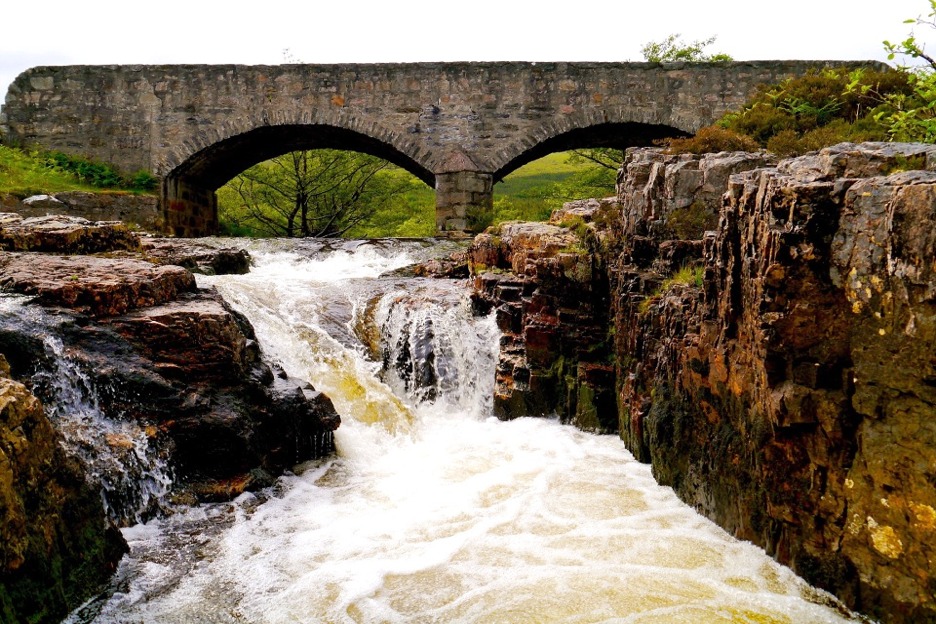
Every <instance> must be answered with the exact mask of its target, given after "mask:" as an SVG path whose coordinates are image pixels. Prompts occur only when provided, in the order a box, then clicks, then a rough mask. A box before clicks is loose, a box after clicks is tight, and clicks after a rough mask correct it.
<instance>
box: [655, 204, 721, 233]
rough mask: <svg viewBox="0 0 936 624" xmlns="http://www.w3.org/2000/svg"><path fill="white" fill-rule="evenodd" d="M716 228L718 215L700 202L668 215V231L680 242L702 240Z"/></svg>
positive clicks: (677, 209)
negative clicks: (706, 232) (708, 232)
mask: <svg viewBox="0 0 936 624" xmlns="http://www.w3.org/2000/svg"><path fill="white" fill-rule="evenodd" d="M716 227H718V214H716V213H715V212H713V211H712V210H709V209H708V207H706V205H705V204H704V203H703V202H701V201H698V200H696V201H694V202H692V204H690V205H688V206H685V207H683V208H676V209H675V210H672V211H670V213H669V214H668V215H666V229H668V230H669V231H670V232H672V234H673V235H674V236H675V237H676V238H678V239H680V240H700V239H701V238H702V235H703V234H704V233H705V231H706V230H714V229H715V228H716Z"/></svg>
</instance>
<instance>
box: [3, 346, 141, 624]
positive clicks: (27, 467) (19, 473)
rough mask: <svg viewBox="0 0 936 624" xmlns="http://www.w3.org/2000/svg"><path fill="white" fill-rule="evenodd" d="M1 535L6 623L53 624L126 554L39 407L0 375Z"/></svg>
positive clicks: (17, 385)
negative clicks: (33, 623) (37, 623)
mask: <svg viewBox="0 0 936 624" xmlns="http://www.w3.org/2000/svg"><path fill="white" fill-rule="evenodd" d="M0 361H5V360H3V357H2V356H0ZM4 368H6V367H4ZM0 534H2V535H3V539H2V540H0V599H2V604H3V615H4V620H5V621H6V620H9V621H11V622H17V621H22V622H26V621H49V622H51V621H58V620H59V619H61V618H62V617H64V616H65V614H66V613H67V612H68V611H70V610H71V609H74V608H75V607H77V606H78V605H80V604H81V603H82V602H84V601H85V600H87V599H88V598H90V597H91V596H93V595H95V594H96V593H98V592H99V591H100V590H101V588H102V586H103V585H104V584H105V583H106V581H107V579H108V578H109V576H110V575H111V574H112V573H113V571H114V569H115V568H116V565H117V561H118V560H119V559H120V557H121V556H122V555H123V553H124V552H125V551H126V543H125V542H124V540H123V538H122V537H121V535H120V533H119V532H118V531H116V529H114V528H113V526H112V525H110V524H109V523H108V522H107V521H106V519H105V517H104V509H103V507H102V506H101V501H100V497H99V496H98V495H97V493H95V492H93V491H92V490H91V488H90V487H89V486H88V485H87V484H86V482H85V480H84V478H83V476H82V475H81V473H80V471H79V469H78V467H77V466H76V465H75V464H73V463H72V462H70V461H69V460H68V459H67V458H66V457H65V456H64V453H63V451H62V448H61V446H60V443H59V438H58V434H57V433H56V432H55V431H54V430H53V428H52V425H51V423H50V422H49V420H48V419H47V418H46V416H45V414H44V413H43V410H42V405H41V404H40V403H39V401H38V400H37V399H36V398H35V397H34V396H33V395H32V394H31V393H30V392H29V390H28V389H27V388H26V387H25V386H23V385H22V384H20V383H18V382H16V381H13V380H11V379H8V378H6V377H5V376H2V375H0Z"/></svg>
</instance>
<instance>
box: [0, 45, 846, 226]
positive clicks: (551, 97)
mask: <svg viewBox="0 0 936 624" xmlns="http://www.w3.org/2000/svg"><path fill="white" fill-rule="evenodd" d="M838 64H840V63H837V62H822V61H757V62H734V63H716V64H707V63H693V64H689V63H677V64H658V63H519V62H517V63H513V62H510V63H507V62H505V63H414V64H373V65H358V64H351V65H278V66H244V65H160V66H130V65H127V66H117V65H114V66H64V67H35V68H32V69H29V70H27V71H25V72H24V73H22V74H21V75H20V76H19V77H18V78H17V79H16V81H15V82H14V83H13V85H12V86H11V87H10V90H9V93H8V94H7V97H6V104H5V106H4V108H3V110H2V115H0V132H2V133H3V135H5V140H6V141H7V142H9V143H13V144H20V145H30V144H38V145H39V146H41V147H43V148H47V149H54V150H61V151H63V152H68V153H72V154H77V155H83V156H87V157H91V158H94V159H97V160H102V161H107V162H110V163H113V164H115V165H116V166H117V167H118V168H120V169H121V170H122V171H124V172H127V173H129V172H135V171H137V170H141V169H142V170H147V171H150V172H151V173H153V174H155V175H156V176H158V177H159V178H161V180H162V186H161V198H160V205H161V210H162V211H163V217H164V222H165V229H166V231H167V232H169V233H172V234H176V235H180V236H198V235H204V234H210V233H213V232H214V231H215V230H216V228H217V223H218V219H217V198H216V196H215V190H216V189H217V188H218V187H220V186H221V185H222V184H224V183H225V182H227V181H228V180H229V179H231V178H232V177H233V176H235V175H237V174H238V173H240V172H241V171H243V170H244V169H246V168H247V167H249V166H251V165H254V164H256V163H258V162H260V161H263V160H266V159H268V158H272V157H274V156H277V155H280V154H282V153H285V152H288V151H293V150H299V149H315V148H339V149H351V150H356V151H360V152H366V153H369V154H373V155H375V156H380V157H383V158H385V159H387V160H389V161H391V162H393V163H395V164H397V165H399V166H400V167H402V168H404V169H406V170H408V171H410V172H411V173H413V174H414V175H416V176H417V177H419V178H420V179H422V180H423V181H424V182H426V184H429V185H431V186H433V187H434V188H435V189H436V215H437V216H436V221H437V225H438V228H439V229H440V230H471V229H472V227H473V224H474V223H475V220H476V218H477V217H478V216H479V215H480V214H481V213H483V212H484V211H487V210H489V209H490V208H491V204H492V190H493V184H494V182H496V181H498V180H500V179H501V178H503V176H505V175H506V174H508V173H510V172H511V171H513V170H514V169H516V168H517V167H520V166H521V165H523V164H525V163H527V162H530V161H532V160H535V159H536V158H539V157H542V156H544V155H546V154H548V153H550V152H555V151H561V150H567V149H575V148H584V147H603V146H607V147H616V148H624V147H628V146H633V145H647V144H649V143H651V142H652V141H653V140H654V139H658V138H662V137H667V136H674V135H683V134H686V133H692V132H694V131H695V130H697V129H698V128H700V127H701V126H703V125H707V124H709V123H712V122H713V121H714V120H715V119H717V118H719V117H720V116H721V115H722V114H723V113H724V112H726V111H728V110H731V109H734V108H737V107H739V106H740V105H741V104H742V103H743V102H744V100H745V99H746V98H747V97H748V96H750V95H751V94H752V93H753V92H754V90H755V89H756V87H757V85H759V84H762V83H776V82H779V81H780V80H782V79H783V78H786V77H789V76H794V75H800V74H803V73H805V72H806V71H807V70H808V69H809V68H815V67H822V66H829V65H838ZM850 65H855V64H854V63H851V64H850Z"/></svg>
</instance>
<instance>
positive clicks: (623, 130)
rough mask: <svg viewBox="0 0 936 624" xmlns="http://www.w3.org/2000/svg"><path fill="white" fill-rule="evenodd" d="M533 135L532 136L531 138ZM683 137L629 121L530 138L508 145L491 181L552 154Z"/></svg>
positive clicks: (676, 131)
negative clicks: (509, 146) (508, 147)
mask: <svg viewBox="0 0 936 624" xmlns="http://www.w3.org/2000/svg"><path fill="white" fill-rule="evenodd" d="M535 136H536V135H535V134H534V135H533V137H535ZM686 136H690V134H689V133H688V132H686V131H684V130H680V129H679V128H674V127H673V126H667V125H663V124H652V123H641V122H630V121H628V122H607V123H599V124H594V125H589V126H585V127H580V128H573V129H571V130H567V131H565V132H561V133H556V134H552V135H548V136H546V137H544V138H539V139H536V138H531V139H530V140H527V141H525V142H521V143H518V144H515V145H513V146H511V149H508V150H505V151H504V158H503V159H502V161H501V162H500V163H497V164H496V169H495V170H494V180H495V181H500V180H503V179H504V176H506V175H508V174H509V173H511V172H512V171H515V170H517V169H519V168H520V167H522V166H523V165H525V164H527V163H530V162H533V161H534V160H538V159H540V158H542V157H543V156H548V155H549V154H552V153H554V152H565V151H569V150H575V149H589V148H595V147H610V148H613V149H619V150H624V149H627V148H628V147H648V146H651V145H654V144H655V142H656V141H659V140H660V139H667V138H675V137H686Z"/></svg>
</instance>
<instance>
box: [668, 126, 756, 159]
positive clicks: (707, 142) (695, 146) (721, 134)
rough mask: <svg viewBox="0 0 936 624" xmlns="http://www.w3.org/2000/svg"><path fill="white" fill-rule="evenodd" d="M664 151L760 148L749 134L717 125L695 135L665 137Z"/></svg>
mask: <svg viewBox="0 0 936 624" xmlns="http://www.w3.org/2000/svg"><path fill="white" fill-rule="evenodd" d="M663 144H664V145H666V151H667V152H669V153H670V154H679V153H687V152H688V153H691V154H705V153H709V152H739V151H740V152H750V151H756V150H757V149H759V148H760V146H759V145H758V144H757V142H756V141H755V140H754V139H752V138H751V137H749V136H745V135H743V134H739V133H738V132H735V131H733V130H727V129H725V128H721V127H719V126H706V127H705V128H702V129H700V130H699V131H698V132H697V133H696V135H695V136H693V137H689V138H685V139H665V140H664V142H663Z"/></svg>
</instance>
